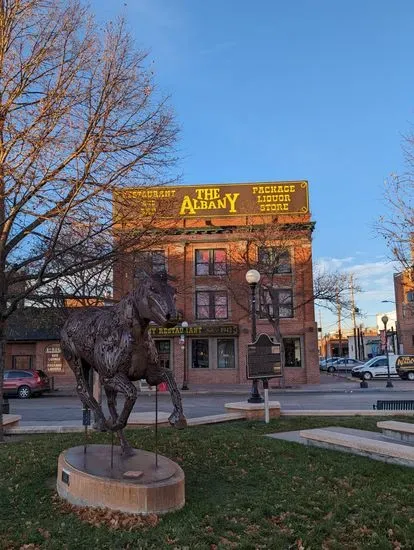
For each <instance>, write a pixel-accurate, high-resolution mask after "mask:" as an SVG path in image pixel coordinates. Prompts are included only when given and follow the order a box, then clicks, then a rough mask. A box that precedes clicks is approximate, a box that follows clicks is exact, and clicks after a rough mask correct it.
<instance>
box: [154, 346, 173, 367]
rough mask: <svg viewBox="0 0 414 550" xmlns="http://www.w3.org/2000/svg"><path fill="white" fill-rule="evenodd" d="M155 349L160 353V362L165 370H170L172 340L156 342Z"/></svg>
mask: <svg viewBox="0 0 414 550" xmlns="http://www.w3.org/2000/svg"><path fill="white" fill-rule="evenodd" d="M155 347H156V348H157V351H158V361H159V362H160V366H161V367H162V368H165V369H169V368H170V354H171V342H170V340H155Z"/></svg>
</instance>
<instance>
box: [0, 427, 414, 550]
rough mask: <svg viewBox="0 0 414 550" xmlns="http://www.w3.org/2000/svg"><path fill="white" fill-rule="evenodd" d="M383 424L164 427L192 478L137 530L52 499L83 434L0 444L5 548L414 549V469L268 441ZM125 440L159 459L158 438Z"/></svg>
mask: <svg viewBox="0 0 414 550" xmlns="http://www.w3.org/2000/svg"><path fill="white" fill-rule="evenodd" d="M388 419H389V417H388ZM378 420H379V418H358V417H357V418H341V419H339V418H337V419H332V418H328V419H323V418H288V419H280V420H273V421H272V422H271V423H270V424H269V425H266V424H264V423H261V422H255V423H254V422H242V421H241V422H236V423H232V424H222V425H211V426H200V427H194V428H189V429H187V430H184V431H174V430H172V429H168V428H167V429H160V434H159V451H160V453H161V454H164V455H165V456H167V457H169V458H171V459H173V460H175V461H177V462H178V463H179V464H180V465H181V466H182V468H183V470H184V472H185V475H186V505H185V507H184V508H183V509H182V510H180V511H179V512H175V513H171V514H168V515H166V516H162V517H160V518H158V522H157V521H156V518H155V521H154V522H153V523H151V524H144V525H143V526H142V527H139V528H135V529H133V530H131V531H128V530H124V529H111V528H110V527H109V526H108V525H107V524H101V525H96V522H95V525H94V524H90V523H87V522H86V521H84V520H82V519H80V518H79V517H78V515H76V514H74V513H73V512H71V511H68V510H67V509H64V508H62V506H60V505H59V504H58V503H57V502H56V499H54V494H55V491H54V489H53V487H52V481H53V480H54V478H55V476H56V466H57V458H58V455H59V453H60V452H61V451H62V450H64V449H66V448H68V447H72V446H75V445H79V444H82V442H83V438H82V435H81V434H72V435H53V436H51V435H47V436H37V437H31V438H26V439H24V440H20V441H16V442H12V441H10V442H8V443H5V444H3V445H0V548H1V549H15V548H16V549H20V548H22V549H36V548H56V549H64V548H67V549H91V550H92V549H93V550H95V549H99V550H100V549H103V548H111V549H122V548H130V549H139V548H143V549H146V548H154V549H161V548H171V549H175V550H184V549H185V548H187V549H191V550H192V549H198V548H200V549H204V548H206V549H209V550H216V549H222V548H223V549H224V548H254V549H256V548H269V549H272V550H273V549H279V548H280V549H289V548H291V549H297V550H304V549H306V550H310V549H324V550H328V549H348V548H353V549H370V548H375V549H377V550H378V549H383V548H384V549H385V548H387V549H388V548H389V549H394V550H398V549H400V548H401V549H403V548H406V549H412V548H414V470H413V469H410V468H406V467H402V466H393V465H387V464H384V463H382V462H377V461H373V460H370V459H368V458H363V457H357V456H353V455H350V454H345V453H340V452H336V451H327V450H322V449H317V448H308V447H305V446H303V445H299V444H295V443H288V442H283V441H277V440H272V439H270V438H265V437H263V434H265V433H272V432H276V431H288V430H297V429H300V428H309V427H321V426H329V425H337V426H348V427H355V428H362V429H370V430H375V429H376V422H377V421H378ZM129 439H130V440H131V442H132V443H133V444H134V445H135V446H136V447H141V448H144V449H146V450H154V447H153V446H154V436H153V430H147V429H142V430H134V431H130V432H129ZM92 440H93V442H96V443H102V442H108V443H109V436H108V435H106V434H94V435H93V436H92Z"/></svg>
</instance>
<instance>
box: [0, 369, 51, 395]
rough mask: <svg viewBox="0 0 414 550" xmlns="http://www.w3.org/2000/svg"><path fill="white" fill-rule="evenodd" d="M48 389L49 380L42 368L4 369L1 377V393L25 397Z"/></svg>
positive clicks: (39, 393)
mask: <svg viewBox="0 0 414 550" xmlns="http://www.w3.org/2000/svg"><path fill="white" fill-rule="evenodd" d="M45 391H50V382H49V378H48V377H47V375H46V374H45V373H44V372H43V371H42V370H6V371H4V378H3V393H4V394H7V395H17V396H18V397H20V399H27V398H29V397H30V396H31V395H41V394H42V393H43V392H45Z"/></svg>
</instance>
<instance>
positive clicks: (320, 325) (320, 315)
mask: <svg viewBox="0 0 414 550" xmlns="http://www.w3.org/2000/svg"><path fill="white" fill-rule="evenodd" d="M318 335H320V341H321V348H320V355H321V356H322V355H323V353H322V351H323V350H322V338H323V336H322V314H321V310H319V327H318ZM325 355H326V353H325Z"/></svg>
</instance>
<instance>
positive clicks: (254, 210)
mask: <svg viewBox="0 0 414 550" xmlns="http://www.w3.org/2000/svg"><path fill="white" fill-rule="evenodd" d="M119 196H120V198H122V199H124V200H126V201H127V202H128V207H129V208H131V209H133V210H135V211H137V213H138V214H139V215H141V216H152V215H154V214H156V215H157V216H158V217H159V218H161V219H168V218H174V219H180V218H187V219H188V218H212V217H228V216H260V215H266V214H273V215H280V214H307V213H308V212H309V196H308V182H307V181H287V182H265V183H228V184H221V185H179V186H178V185H177V186H175V187H142V188H130V189H125V190H122V191H120V192H119Z"/></svg>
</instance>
